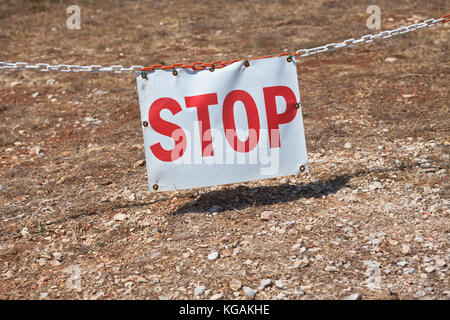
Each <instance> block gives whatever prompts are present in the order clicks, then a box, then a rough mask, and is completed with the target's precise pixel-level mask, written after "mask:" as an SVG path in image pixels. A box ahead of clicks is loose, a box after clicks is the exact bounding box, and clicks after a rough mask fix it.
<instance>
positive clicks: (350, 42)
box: [294, 17, 446, 57]
mask: <svg viewBox="0 0 450 320" xmlns="http://www.w3.org/2000/svg"><path fill="white" fill-rule="evenodd" d="M445 20H446V19H445V18H444V17H442V18H439V19H428V20H425V21H424V22H421V23H414V24H411V25H409V26H405V27H400V28H397V29H393V30H386V31H381V32H380V33H377V34H375V35H373V34H366V35H364V36H362V37H361V38H359V39H357V40H355V39H347V40H345V41H342V42H339V43H330V44H326V45H323V46H320V47H315V48H310V49H300V50H298V51H297V52H296V53H295V54H294V55H295V56H298V57H307V56H311V55H313V54H316V53H320V52H329V51H334V50H336V49H340V48H349V47H353V46H354V45H355V44H360V43H364V44H365V43H370V42H373V41H374V40H376V39H387V38H391V37H393V36H396V35H399V34H403V33H407V32H411V31H416V30H418V29H421V28H426V27H433V26H435V25H436V23H438V22H441V21H444V22H445Z"/></svg>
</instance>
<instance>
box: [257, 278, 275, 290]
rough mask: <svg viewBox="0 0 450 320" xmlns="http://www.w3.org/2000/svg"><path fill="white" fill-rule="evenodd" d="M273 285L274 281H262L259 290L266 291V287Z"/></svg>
mask: <svg viewBox="0 0 450 320" xmlns="http://www.w3.org/2000/svg"><path fill="white" fill-rule="evenodd" d="M271 285H272V279H262V280H261V282H260V283H259V287H258V289H259V290H264V288H265V287H270V286H271Z"/></svg>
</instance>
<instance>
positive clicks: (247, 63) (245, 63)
mask: <svg viewBox="0 0 450 320" xmlns="http://www.w3.org/2000/svg"><path fill="white" fill-rule="evenodd" d="M244 66H245V67H246V68H248V67H250V62H248V60H245V61H244Z"/></svg>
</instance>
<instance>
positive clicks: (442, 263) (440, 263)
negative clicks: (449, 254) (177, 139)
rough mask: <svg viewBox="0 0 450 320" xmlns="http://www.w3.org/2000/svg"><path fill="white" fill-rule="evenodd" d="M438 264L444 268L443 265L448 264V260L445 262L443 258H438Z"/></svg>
mask: <svg viewBox="0 0 450 320" xmlns="http://www.w3.org/2000/svg"><path fill="white" fill-rule="evenodd" d="M436 265H437V266H438V267H440V268H442V267H443V266H445V265H446V262H445V261H444V260H442V259H437V260H436Z"/></svg>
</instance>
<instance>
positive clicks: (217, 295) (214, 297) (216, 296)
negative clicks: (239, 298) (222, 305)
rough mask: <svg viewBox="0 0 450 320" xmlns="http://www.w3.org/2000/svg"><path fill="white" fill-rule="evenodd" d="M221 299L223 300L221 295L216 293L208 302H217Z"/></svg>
mask: <svg viewBox="0 0 450 320" xmlns="http://www.w3.org/2000/svg"><path fill="white" fill-rule="evenodd" d="M222 298H223V294H221V293H216V294H215V295H213V296H212V297H211V299H210V300H219V299H222Z"/></svg>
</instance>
